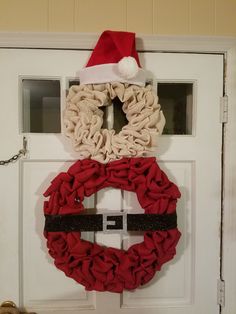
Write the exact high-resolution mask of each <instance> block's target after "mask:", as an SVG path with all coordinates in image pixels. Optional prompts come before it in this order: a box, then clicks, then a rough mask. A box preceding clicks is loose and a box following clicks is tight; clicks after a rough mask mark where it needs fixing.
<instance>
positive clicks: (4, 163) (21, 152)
mask: <svg viewBox="0 0 236 314" xmlns="http://www.w3.org/2000/svg"><path fill="white" fill-rule="evenodd" d="M26 153H27V139H26V137H25V136H24V137H23V148H22V149H20V150H19V152H18V154H16V155H14V156H12V157H11V158H9V159H6V160H0V166H7V165H8V164H10V163H12V162H16V161H17V160H18V159H19V158H21V157H22V156H25V155H26Z"/></svg>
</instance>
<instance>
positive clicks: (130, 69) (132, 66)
mask: <svg viewBox="0 0 236 314" xmlns="http://www.w3.org/2000/svg"><path fill="white" fill-rule="evenodd" d="M118 71H119V73H120V75H121V76H122V77H124V78H125V79H131V78H133V77H135V76H136V74H137V73H138V64H137V61H136V60H135V59H134V58H133V57H123V58H122V59H121V60H120V61H119V62H118Z"/></svg>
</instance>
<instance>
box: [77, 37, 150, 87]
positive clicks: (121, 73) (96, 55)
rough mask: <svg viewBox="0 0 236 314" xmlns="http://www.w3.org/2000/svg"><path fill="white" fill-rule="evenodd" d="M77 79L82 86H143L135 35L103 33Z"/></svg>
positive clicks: (143, 73)
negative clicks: (118, 83)
mask: <svg viewBox="0 0 236 314" xmlns="http://www.w3.org/2000/svg"><path fill="white" fill-rule="evenodd" d="M79 78H80V83H81V84H100V83H109V82H116V81H117V82H122V83H129V84H135V85H140V86H144V85H145V82H146V72H145V71H144V70H143V69H142V68H141V65H140V62H139V57H138V54H137V51H136V48H135V33H130V32H117V31H104V32H103V33H102V34H101V36H100V38H99V40H98V42H97V44H96V46H95V48H94V50H93V52H92V55H91V56H90V59H89V61H88V63H87V65H86V67H85V68H84V69H82V70H81V71H80V72H79Z"/></svg>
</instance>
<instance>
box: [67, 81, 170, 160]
mask: <svg viewBox="0 0 236 314" xmlns="http://www.w3.org/2000/svg"><path fill="white" fill-rule="evenodd" d="M116 97H118V98H119V100H120V101H121V102H122V103H123V106H122V109H123V111H124V113H125V114H126V118H127V120H128V124H127V125H125V126H124V127H123V128H122V130H121V131H120V132H119V133H117V134H116V133H115V130H113V129H112V130H108V129H102V124H103V111H102V110H101V109H100V107H102V106H109V105H111V103H112V99H114V98H116ZM164 125H165V118H164V115H163V113H162V111H161V106H160V105H159V104H158V97H157V95H156V93H155V92H154V91H153V90H152V86H150V85H148V86H146V87H140V86H137V85H129V84H124V83H119V82H115V83H106V84H94V85H74V86H71V88H70V90H69V94H68V96H67V103H66V109H65V111H64V130H65V134H66V135H67V136H68V137H69V138H71V140H72V144H73V147H74V150H75V151H79V154H80V157H82V158H91V159H94V160H97V161H99V162H102V163H107V162H109V161H112V160H115V159H120V158H122V157H139V156H147V155H148V156H150V151H152V148H153V147H154V146H156V138H157V136H158V135H159V134H161V133H162V130H163V127H164Z"/></svg>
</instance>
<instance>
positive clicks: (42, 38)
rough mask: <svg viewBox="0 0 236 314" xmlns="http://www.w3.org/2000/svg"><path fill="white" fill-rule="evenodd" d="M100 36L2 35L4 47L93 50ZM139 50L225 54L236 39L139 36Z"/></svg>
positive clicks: (234, 44) (46, 33) (228, 37)
mask: <svg viewBox="0 0 236 314" xmlns="http://www.w3.org/2000/svg"><path fill="white" fill-rule="evenodd" d="M98 36H99V34H98V33H97V34H96V33H52V32H0V48H42V49H49V48H51V49H93V47H94V45H95V44H96V41H97V39H98ZM136 46H137V50H139V51H142V50H145V51H172V52H173V51H175V52H183V51H186V52H212V53H217V52H218V53H219V52H220V53H223V52H226V51H228V50H229V49H231V48H232V47H234V46H236V37H230V36H227V37H222V36H182V35H181V36H164V35H142V34H137V42H136Z"/></svg>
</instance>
